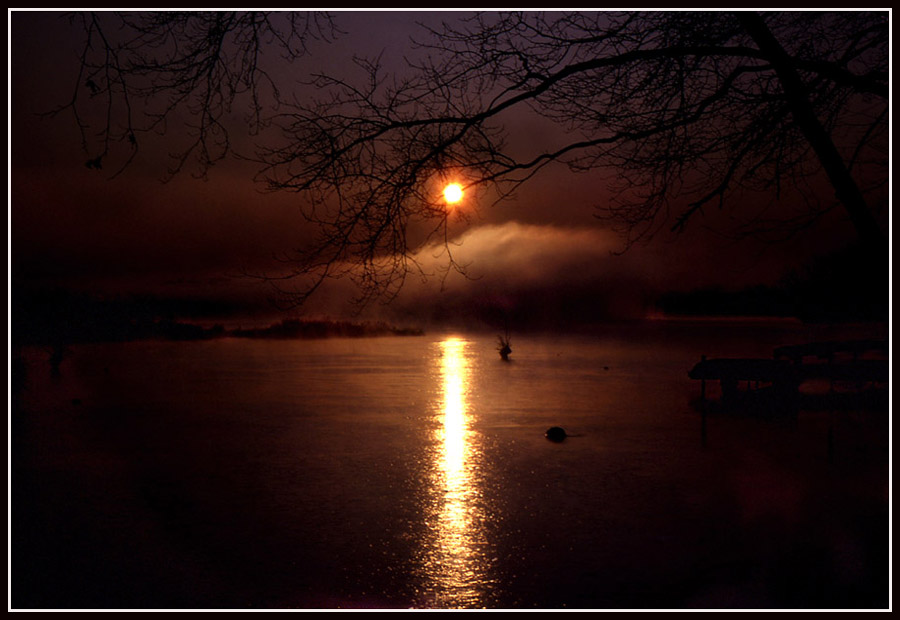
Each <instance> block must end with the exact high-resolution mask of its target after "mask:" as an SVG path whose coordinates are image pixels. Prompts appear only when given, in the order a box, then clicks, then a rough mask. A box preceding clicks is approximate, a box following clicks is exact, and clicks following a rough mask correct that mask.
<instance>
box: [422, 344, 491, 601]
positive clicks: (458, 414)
mask: <svg viewBox="0 0 900 620" xmlns="http://www.w3.org/2000/svg"><path fill="white" fill-rule="evenodd" d="M438 346H439V347H440V359H439V370H440V379H441V381H440V387H441V392H440V397H439V399H438V400H437V402H436V409H437V411H436V414H437V417H438V421H439V425H438V426H437V428H436V431H435V433H436V437H435V439H436V451H435V456H434V463H433V465H434V467H433V469H432V475H431V494H432V500H433V510H432V512H431V514H430V515H429V529H430V531H431V533H432V540H430V541H429V545H428V547H429V548H428V549H427V555H426V558H425V567H424V568H425V573H426V575H425V577H426V584H425V590H426V592H425V595H426V596H425V600H424V601H423V603H424V604H426V605H427V606H431V607H480V606H483V605H484V595H485V593H486V589H487V587H488V585H489V578H488V571H487V568H488V564H489V562H488V558H487V557H486V554H485V552H484V531H483V526H482V519H483V515H482V510H481V508H480V501H479V500H480V496H479V489H478V481H477V479H476V477H475V473H476V471H477V461H478V458H479V453H478V452H477V449H476V447H475V446H474V445H473V441H472V431H471V429H470V415H471V414H470V412H469V406H468V402H467V396H468V394H469V392H470V386H471V372H472V370H471V366H470V361H469V355H468V352H467V350H466V349H467V346H468V342H467V341H465V340H460V339H458V338H449V339H447V340H444V341H442V342H440V343H438Z"/></svg>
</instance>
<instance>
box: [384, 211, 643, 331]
mask: <svg viewBox="0 0 900 620" xmlns="http://www.w3.org/2000/svg"><path fill="white" fill-rule="evenodd" d="M621 245H622V242H621V239H620V238H618V237H617V236H616V235H615V234H614V233H612V232H610V231H608V230H604V229H600V228H573V227H560V226H553V225H528V224H521V223H518V222H507V223H504V224H499V225H491V226H480V227H476V228H472V229H469V230H468V231H466V232H465V233H463V234H462V235H460V236H459V237H458V238H456V239H455V240H453V241H451V242H450V243H449V244H447V246H443V245H434V246H429V247H427V248H424V249H423V250H422V251H420V252H419V253H418V254H417V256H416V259H417V261H418V262H419V263H420V265H421V266H422V268H423V270H424V271H425V272H427V273H430V274H432V276H433V277H431V278H429V279H427V280H426V281H424V282H422V281H418V280H415V279H411V280H410V281H409V282H408V285H407V286H406V287H405V288H404V290H403V291H402V293H401V295H400V297H399V298H398V300H397V302H396V304H395V306H396V307H395V308H394V310H395V311H396V312H398V313H399V314H401V315H406V316H409V317H410V318H412V317H414V316H415V315H416V314H419V315H426V316H429V317H430V318H431V319H433V320H435V321H437V322H451V323H453V322H458V323H466V324H471V323H493V324H496V323H498V322H499V323H501V324H502V322H503V321H505V320H513V321H518V322H520V323H523V324H529V325H534V326H546V325H547V324H550V323H553V324H558V323H559V322H560V321H566V322H591V321H596V320H605V319H610V318H626V317H629V318H630V317H635V316H640V315H642V314H643V310H644V307H645V304H646V299H647V296H648V294H649V292H650V288H651V287H650V285H649V284H648V282H647V278H646V277H645V276H644V273H646V265H645V264H642V260H643V259H641V258H640V257H637V256H634V255H631V256H629V255H625V256H618V255H615V254H614V252H616V251H617V250H619V249H621ZM451 257H452V260H453V261H454V262H455V263H456V264H458V265H461V266H462V267H463V268H464V271H465V274H460V273H458V272H456V271H452V270H451V271H450V272H449V273H447V274H446V278H442V277H441V274H442V272H445V271H446V270H447V268H448V266H449V264H450V259H451Z"/></svg>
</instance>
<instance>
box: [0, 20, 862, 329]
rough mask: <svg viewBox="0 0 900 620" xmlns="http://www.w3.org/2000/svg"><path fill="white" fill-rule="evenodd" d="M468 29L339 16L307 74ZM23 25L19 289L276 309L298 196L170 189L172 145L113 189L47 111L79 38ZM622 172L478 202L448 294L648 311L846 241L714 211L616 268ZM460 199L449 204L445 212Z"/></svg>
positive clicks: (521, 131)
mask: <svg viewBox="0 0 900 620" xmlns="http://www.w3.org/2000/svg"><path fill="white" fill-rule="evenodd" d="M458 16H459V14H455V13H425V14H413V13H405V12H378V13H366V14H361V13H355V12H345V13H339V14H338V15H337V22H338V25H339V27H340V28H342V29H343V30H345V31H346V34H345V35H343V36H342V37H340V38H339V39H338V40H337V41H336V42H334V43H331V44H314V45H313V46H312V52H313V53H312V56H311V57H310V58H309V59H308V60H306V61H305V62H304V66H303V67H301V69H310V68H312V69H322V70H335V69H336V70H345V69H347V67H349V66H350V64H349V62H350V58H351V57H352V55H354V54H362V55H366V54H368V55H372V54H377V53H379V52H382V51H383V52H384V56H383V61H384V62H385V64H386V66H388V67H391V66H396V65H397V64H398V63H399V61H400V59H401V57H402V55H403V54H404V53H406V52H408V47H407V42H408V39H409V36H410V35H411V34H412V33H413V32H414V31H415V28H416V25H415V22H416V21H417V20H424V21H426V22H430V23H432V24H436V23H437V22H439V21H440V20H441V19H448V20H452V19H456V18H457V17H458ZM11 20H12V25H11V33H12V41H11V50H12V53H11V60H10V66H11V76H12V79H11V83H12V96H11V103H12V106H11V112H10V117H11V128H12V129H11V137H10V140H11V154H12V156H11V162H10V164H11V166H10V168H11V179H10V188H11V191H10V207H11V233H10V234H11V242H12V276H13V279H14V281H15V284H17V285H22V286H35V287H41V286H45V287H48V286H60V287H75V288H80V289H82V290H88V291H95V292H100V293H103V294H106V295H137V294H140V295H154V296H159V297H162V298H173V299H181V298H190V299H207V300H220V301H224V302H228V303H229V304H232V306H234V307H240V308H241V309H243V310H250V309H254V308H263V307H265V304H266V300H265V298H266V295H265V293H266V289H265V287H263V286H260V285H259V283H258V282H256V281H250V280H247V279H245V278H242V277H240V274H241V273H242V272H244V271H248V270H249V271H253V270H263V269H268V268H271V267H272V265H273V262H272V257H273V255H278V254H280V253H282V252H287V251H290V250H292V249H293V248H297V247H300V246H302V244H303V243H304V241H305V240H307V239H308V238H309V237H310V235H312V234H313V231H312V230H310V228H309V227H308V226H307V225H306V224H305V223H304V222H303V220H302V219H301V217H300V214H299V212H298V209H297V207H296V200H297V199H298V198H297V196H296V195H292V194H269V193H263V192H260V191H259V189H260V188H259V187H258V186H257V185H255V184H254V182H253V179H252V177H253V174H254V172H255V168H254V167H253V166H252V165H249V164H248V163H247V162H243V161H239V160H233V159H229V160H226V161H225V162H223V163H221V164H219V165H217V166H216V167H215V168H213V169H212V170H211V172H210V174H209V176H208V178H207V179H206V180H197V179H194V178H192V177H191V175H190V173H185V174H182V175H180V176H178V177H176V178H175V179H174V180H173V181H171V182H169V183H165V184H164V183H161V182H160V178H161V177H162V176H163V172H164V167H165V164H166V163H167V162H166V153H167V152H169V149H170V143H168V142H167V139H165V138H162V137H159V138H158V139H156V140H154V141H153V142H152V143H150V144H147V145H146V147H145V148H142V150H141V152H140V153H139V155H138V158H137V159H136V160H135V161H134V162H133V164H132V165H131V166H130V167H129V168H127V169H126V170H125V171H124V172H123V173H122V174H121V175H119V176H117V177H116V178H112V179H111V178H110V176H111V174H112V172H114V169H110V170H103V171H96V170H91V169H88V168H86V167H85V165H84V161H85V155H84V153H83V151H82V150H81V147H80V144H79V139H78V134H77V131H76V128H75V126H74V123H73V122H72V119H71V117H69V116H66V115H60V116H58V117H42V116H38V114H37V113H38V112H42V111H46V110H49V109H52V108H53V107H54V106H56V105H59V104H60V103H64V102H65V101H66V100H67V98H68V97H70V96H71V89H72V86H73V84H74V80H75V78H76V71H77V60H78V58H77V44H78V39H77V32H75V30H73V29H72V28H71V27H70V26H69V25H68V23H67V22H66V21H65V20H63V19H61V18H60V16H59V14H57V13H31V12H14V13H12V16H11ZM507 120H508V127H509V128H510V129H511V131H512V134H511V135H512V136H513V138H514V140H515V141H517V142H521V144H522V145H523V146H528V145H529V144H539V143H541V141H547V140H553V138H554V136H553V135H552V132H551V130H550V129H548V128H547V127H546V126H544V125H542V124H541V123H539V122H535V121H534V119H530V118H526V117H516V116H511V117H510V118H509V119H507ZM169 139H171V137H170V138H169ZM236 146H237V147H238V148H240V147H242V146H246V145H244V144H241V143H238V144H236ZM614 174H615V171H614V170H604V171H598V172H595V173H591V174H583V175H576V174H573V173H571V172H570V171H568V170H567V169H565V168H564V167H562V166H560V167H555V168H554V167H551V168H548V169H547V170H546V171H544V172H543V173H542V174H541V175H539V176H538V177H536V178H535V179H534V180H533V182H531V183H530V184H528V185H526V186H525V187H524V188H523V189H522V190H520V191H519V193H518V194H517V195H516V196H515V197H514V198H513V199H511V200H508V201H506V202H502V203H500V204H498V205H491V204H487V203H484V204H481V203H478V202H477V201H476V200H475V198H473V195H470V194H469V193H468V192H467V194H466V196H465V200H466V206H467V210H471V213H470V216H471V217H469V218H468V220H467V221H466V222H458V223H454V228H453V233H454V234H455V235H458V240H459V241H462V242H463V245H462V246H459V247H458V248H455V251H456V252H458V253H459V255H460V256H464V257H465V262H466V263H467V264H469V265H470V266H471V270H472V272H473V273H477V274H478V275H480V276H482V278H483V279H482V280H481V282H480V283H479V282H478V281H471V282H469V281H466V282H463V281H460V282H454V283H452V285H451V286H450V287H449V290H450V291H452V293H448V292H446V291H445V292H444V293H443V295H445V296H447V295H451V294H452V295H453V296H454V297H453V305H457V304H460V303H461V302H462V300H465V299H467V298H469V297H472V298H478V299H483V298H484V297H485V296H500V297H504V296H506V297H510V298H512V297H515V296H516V295H517V294H518V293H519V292H521V291H522V290H525V289H527V290H531V291H536V290H553V289H554V287H557V286H564V287H566V288H567V290H568V289H578V290H581V291H584V292H586V294H588V295H589V297H591V298H596V297H597V296H603V297H604V298H616V299H617V300H619V301H618V302H617V303H619V304H620V305H622V306H623V307H628V308H631V307H632V304H633V305H634V307H639V306H640V303H641V300H642V299H645V298H646V297H648V296H649V295H651V294H652V293H653V292H655V291H660V290H666V289H679V290H684V289H688V288H691V287H696V286H707V285H722V286H739V285H748V284H755V283H759V282H773V281H775V280H777V279H778V278H779V277H781V276H782V275H783V274H784V273H785V272H786V271H789V270H791V269H796V268H798V267H800V266H802V264H803V262H804V261H806V260H808V259H809V257H811V256H814V255H816V254H818V253H822V252H824V251H827V250H830V249H831V248H833V247H836V246H838V245H839V244H841V243H843V242H845V241H846V240H847V239H849V238H850V237H848V235H847V227H846V226H842V225H841V222H840V220H836V219H826V220H825V221H823V222H822V224H821V225H820V226H819V227H818V228H817V229H815V230H812V231H809V232H808V233H806V234H804V235H800V236H799V237H796V238H794V239H792V241H791V242H790V243H787V244H775V245H771V244H766V243H760V242H758V241H755V240H752V239H751V240H746V241H743V242H737V243H736V242H735V241H734V240H733V239H730V238H726V237H723V236H721V235H719V234H717V233H714V232H711V231H710V229H711V228H716V227H719V228H721V227H722V226H723V225H724V226H726V227H727V225H728V224H729V216H728V215H727V214H724V213H718V212H716V211H715V210H713V211H711V212H710V213H709V214H708V217H707V218H706V219H705V220H704V221H702V222H698V223H697V225H696V226H693V227H692V228H691V229H690V230H688V232H687V233H685V234H683V235H681V236H671V235H665V234H663V235H661V236H660V237H659V238H658V239H656V240H654V242H653V243H652V244H650V245H646V246H644V245H638V246H635V247H633V248H631V249H630V250H629V251H628V252H626V253H625V254H624V255H618V254H617V252H619V251H621V250H622V249H623V248H624V244H623V242H622V240H621V238H620V237H617V236H616V235H615V234H614V233H612V232H611V231H609V230H607V229H606V228H604V223H603V222H601V221H599V220H597V219H596V218H595V217H594V210H593V207H594V205H596V204H597V203H598V202H602V201H605V200H608V199H609V198H610V196H609V194H608V193H607V190H606V189H605V188H606V183H605V181H606V177H609V176H611V175H614ZM445 195H446V194H445ZM460 198H461V196H459V197H456V196H450V195H446V200H447V202H449V203H452V202H456V201H457V200H459V199H460ZM750 200H751V201H752V198H750ZM421 255H422V256H423V257H428V256H431V258H429V259H428V260H429V262H434V261H435V260H437V261H439V260H440V259H434V258H433V256H434V252H429V251H428V250H424V251H423V252H422V253H421ZM439 269H440V266H439V265H435V270H439ZM466 283H468V285H467V284H466ZM486 283H490V284H489V285H488V284H486ZM344 288H345V287H344V285H343V284H338V285H337V286H336V287H335V288H334V294H333V295H328V296H325V299H322V300H314V301H313V307H320V308H321V309H322V310H323V311H327V312H335V313H337V312H340V311H341V307H342V306H341V304H340V303H337V302H336V300H339V299H340V297H341V295H342V294H343V292H344ZM432 288H433V287H431V285H420V284H411V285H410V287H409V290H408V291H407V292H405V293H404V295H405V296H406V297H405V298H406V299H408V300H414V301H415V304H422V303H428V302H427V300H428V299H441V298H440V295H441V294H442V293H440V291H439V290H438V289H439V288H440V287H439V286H438V287H436V288H435V290H432ZM426 291H427V294H426ZM445 301H447V299H446V297H445V298H443V300H442V301H441V303H444V302H445ZM403 302H404V297H401V299H400V300H399V303H400V304H401V305H402V304H403ZM410 303H411V302H410ZM316 304H319V306H316ZM463 305H464V304H463Z"/></svg>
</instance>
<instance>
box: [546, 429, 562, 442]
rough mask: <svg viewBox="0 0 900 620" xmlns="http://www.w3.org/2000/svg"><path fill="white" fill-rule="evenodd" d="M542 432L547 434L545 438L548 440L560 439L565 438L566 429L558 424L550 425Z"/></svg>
mask: <svg viewBox="0 0 900 620" xmlns="http://www.w3.org/2000/svg"><path fill="white" fill-rule="evenodd" d="M544 434H545V435H547V439H549V440H550V441H562V440H563V439H565V438H566V430H565V429H564V428H561V427H559V426H551V427H550V428H548V429H547V432H546V433H544Z"/></svg>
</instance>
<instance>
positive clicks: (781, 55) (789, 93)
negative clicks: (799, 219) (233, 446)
mask: <svg viewBox="0 0 900 620" xmlns="http://www.w3.org/2000/svg"><path fill="white" fill-rule="evenodd" d="M737 15H738V19H739V20H740V22H741V24H742V25H743V26H744V28H746V30H747V33H748V34H749V35H750V36H751V37H752V38H753V40H754V41H755V42H756V44H757V45H758V46H759V49H760V51H761V52H763V53H764V54H765V56H766V58H767V60H768V61H769V62H770V63H772V68H773V69H774V70H775V73H776V74H777V75H778V78H779V79H780V80H781V85H782V88H783V89H784V94H785V97H787V101H788V105H789V106H790V110H791V114H792V115H793V117H794V121H795V122H796V123H797V127H798V128H799V129H800V131H801V132H803V135H804V136H805V137H806V139H807V140H809V144H810V146H811V147H812V148H813V150H814V151H815V153H816V155H817V156H818V158H819V160H820V161H821V162H822V167H823V169H824V170H825V173H826V174H827V175H828V179H829V180H830V181H831V184H832V186H833V187H834V193H835V196H836V197H837V199H838V200H840V201H841V204H843V205H844V208H845V209H846V210H847V213H848V214H849V216H850V220H851V221H852V222H853V225H854V226H855V227H856V230H857V232H858V234H859V237H860V241H861V242H862V243H863V244H873V245H875V246H878V247H883V246H884V245H885V244H886V242H887V239H886V237H885V235H884V234H883V233H882V232H881V229H880V228H879V226H878V223H877V222H876V221H875V218H874V216H873V215H872V211H871V210H870V209H869V206H868V205H867V204H866V200H865V198H864V197H863V194H862V192H861V191H860V189H859V186H858V185H857V184H856V181H855V180H854V179H853V176H852V175H851V174H850V171H849V170H848V168H847V166H846V164H845V163H844V160H843V158H842V157H841V154H840V153H839V152H838V150H837V147H835V145H834V141H833V140H832V139H831V136H830V135H829V134H828V132H827V131H825V128H824V127H822V124H821V123H820V122H819V119H818V118H817V117H816V114H815V112H814V111H813V107H812V105H811V104H810V101H809V96H808V93H807V89H806V87H805V85H804V84H803V80H802V79H801V78H800V75H799V74H798V73H797V71H796V69H794V67H793V65H792V63H791V59H790V57H789V56H788V53H787V52H786V51H785V49H784V48H783V47H782V46H781V44H780V43H779V42H778V41H777V40H776V39H775V37H774V36H773V35H772V32H771V31H770V30H769V28H768V26H766V22H765V21H764V20H763V18H762V17H761V16H760V15H759V14H758V13H755V12H739V13H738V14H737Z"/></svg>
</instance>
